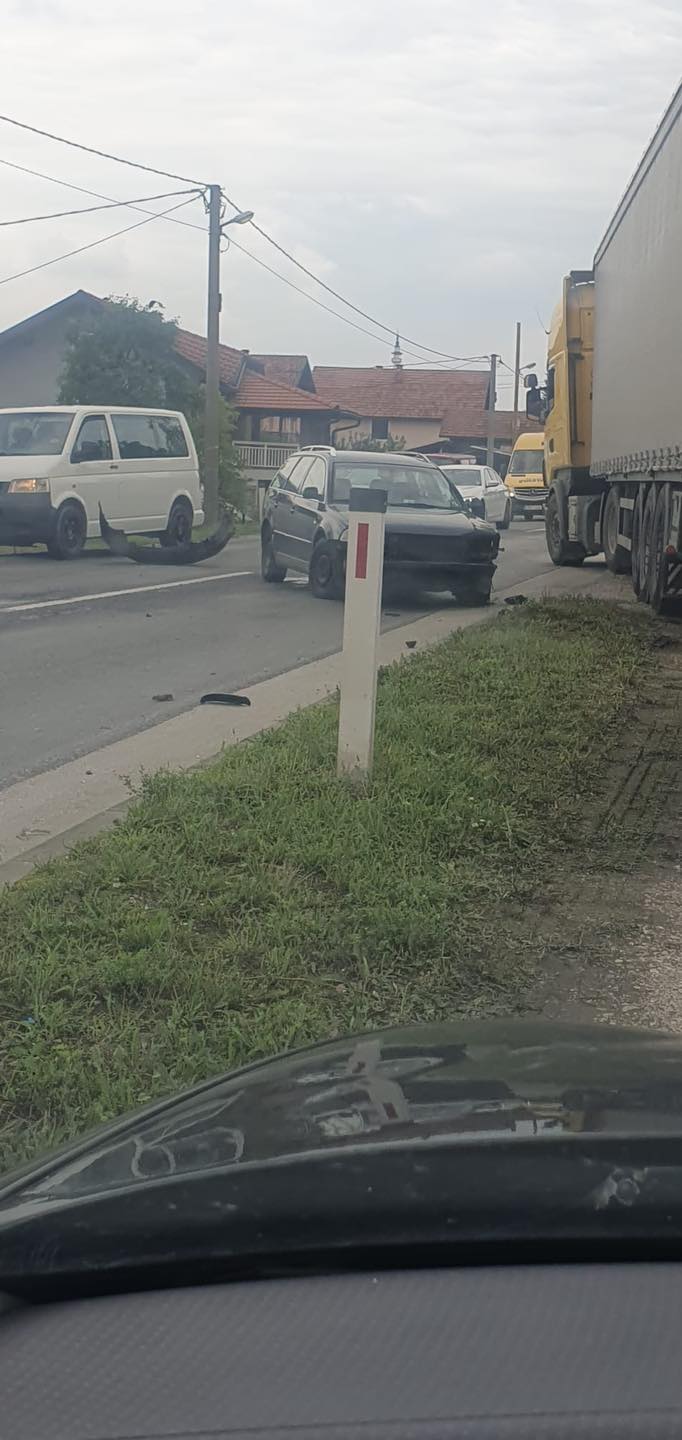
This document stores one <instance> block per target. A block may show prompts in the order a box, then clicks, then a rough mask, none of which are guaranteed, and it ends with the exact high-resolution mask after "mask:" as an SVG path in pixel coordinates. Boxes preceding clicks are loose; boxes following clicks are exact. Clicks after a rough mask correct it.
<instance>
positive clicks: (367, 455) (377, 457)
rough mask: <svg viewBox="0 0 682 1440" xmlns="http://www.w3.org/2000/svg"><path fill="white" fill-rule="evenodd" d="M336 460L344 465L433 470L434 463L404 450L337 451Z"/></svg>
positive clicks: (423, 456) (422, 456)
mask: <svg viewBox="0 0 682 1440" xmlns="http://www.w3.org/2000/svg"><path fill="white" fill-rule="evenodd" d="M335 458H336V460H342V461H343V464H344V465H356V464H366V463H367V462H368V461H370V462H371V463H372V464H379V465H417V466H418V465H423V466H424V469H427V470H433V468H434V466H433V461H432V460H427V459H426V456H425V455H411V454H409V453H406V452H405V451H402V450H337V452H336V456H335Z"/></svg>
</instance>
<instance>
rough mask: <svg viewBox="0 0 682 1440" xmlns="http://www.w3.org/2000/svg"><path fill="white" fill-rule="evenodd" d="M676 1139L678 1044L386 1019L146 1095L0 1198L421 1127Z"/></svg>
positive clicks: (60, 1191)
mask: <svg viewBox="0 0 682 1440" xmlns="http://www.w3.org/2000/svg"><path fill="white" fill-rule="evenodd" d="M578 1132H581V1133H583V1134H585V1133H594V1134H598V1135H599V1136H604V1135H605V1134H607V1133H609V1134H616V1135H628V1134H633V1135H634V1134H637V1135H639V1136H641V1135H659V1134H667V1135H671V1134H673V1135H677V1136H680V1137H682V1045H681V1044H680V1042H679V1041H677V1040H675V1039H672V1038H670V1037H668V1036H665V1035H660V1034H658V1033H655V1032H649V1031H636V1030H621V1029H618V1028H615V1027H608V1028H606V1027H604V1028H601V1027H592V1026H585V1027H580V1028H567V1027H564V1026H560V1025H555V1024H546V1023H540V1022H537V1023H536V1022H526V1021H513V1022H510V1021H506V1020H505V1021H486V1022H480V1023H473V1022H457V1023H451V1024H445V1025H432V1026H417V1027H411V1028H403V1029H397V1030H385V1031H381V1032H378V1033H376V1034H370V1035H362V1036H358V1037H353V1038H350V1039H348V1040H338V1041H334V1042H331V1043H327V1044H323V1045H318V1046H315V1047H313V1048H311V1049H308V1050H299V1051H294V1052H292V1053H291V1054H288V1055H284V1056H281V1057H278V1058H276V1059H273V1060H267V1061H264V1062H262V1063H260V1064H257V1065H254V1066H250V1067H247V1068H246V1069H243V1070H240V1071H236V1072H235V1073H234V1074H232V1075H228V1076H226V1077H224V1078H222V1079H217V1080H214V1081H211V1082H210V1083H209V1084H207V1085H203V1086H200V1087H199V1088H197V1089H194V1090H191V1091H189V1092H187V1093H185V1094H183V1095H180V1096H178V1097H177V1098H175V1099H172V1100H170V1101H165V1102H163V1103H161V1104H159V1105H156V1106H152V1107H149V1108H148V1109H147V1110H146V1111H144V1112H142V1113H140V1114H139V1115H137V1116H134V1117H132V1118H128V1119H125V1120H123V1121H121V1122H118V1123H116V1124H115V1125H112V1126H109V1127H107V1128H106V1129H105V1130H104V1131H101V1132H99V1133H98V1134H96V1135H95V1136H93V1137H90V1138H88V1139H86V1140H85V1141H83V1142H80V1143H78V1144H77V1145H74V1146H71V1147H69V1148H68V1149H67V1150H65V1151H64V1152H62V1154H61V1155H57V1156H56V1157H54V1158H53V1159H51V1160H48V1161H47V1162H43V1163H42V1164H39V1165H36V1166H33V1167H31V1168H30V1169H28V1170H27V1171H26V1172H24V1173H23V1174H22V1175H19V1176H17V1177H16V1178H15V1179H13V1180H12V1179H11V1178H10V1177H8V1181H7V1183H6V1185H5V1188H4V1189H3V1190H0V1223H1V1222H2V1217H3V1207H4V1205H9V1206H10V1208H13V1207H14V1205H15V1204H16V1202H17V1200H18V1199H19V1197H20V1196H21V1195H23V1196H24V1197H25V1198H27V1197H28V1196H32V1197H33V1198H34V1199H38V1198H39V1197H41V1196H42V1197H48V1196H49V1197H51V1198H52V1199H54V1198H56V1197H60V1196H61V1197H74V1196H84V1195H87V1194H95V1193H98V1192H100V1193H101V1192H102V1190H106V1189H109V1188H111V1187H118V1186H127V1185H130V1184H131V1183H132V1184H138V1183H140V1182H142V1183H143V1182H144V1181H145V1180H156V1179H158V1178H159V1177H160V1176H163V1175H164V1174H170V1173H172V1174H173V1175H175V1176H178V1175H180V1174H185V1175H188V1174H190V1173H196V1172H198V1171H201V1172H207V1171H210V1170H211V1169H213V1168H220V1169H223V1168H224V1167H226V1166H227V1167H240V1166H245V1165H248V1164H249V1163H250V1162H258V1163H261V1162H263V1161H277V1162H281V1161H283V1160H286V1159H290V1158H293V1157H300V1156H302V1155H304V1154H305V1155H309V1154H310V1153H311V1152H313V1151H329V1150H343V1149H344V1148H345V1147H347V1146H357V1145H358V1144H360V1145H362V1144H366V1143H368V1142H370V1143H372V1144H376V1143H377V1142H378V1143H382V1142H385V1143H387V1144H390V1143H393V1142H395V1141H404V1140H406V1139H407V1140H415V1139H417V1140H426V1139H430V1138H433V1137H439V1138H441V1139H443V1138H447V1140H448V1141H450V1142H452V1143H454V1144H456V1143H458V1142H459V1141H466V1142H470V1141H472V1140H476V1139H480V1140H486V1141H489V1140H491V1139H494V1138H495V1137H504V1138H505V1139H508V1140H515V1139H519V1140H520V1139H524V1140H528V1139H531V1140H540V1139H542V1138H543V1137H546V1136H549V1135H561V1134H571V1135H573V1134H576V1133H578Z"/></svg>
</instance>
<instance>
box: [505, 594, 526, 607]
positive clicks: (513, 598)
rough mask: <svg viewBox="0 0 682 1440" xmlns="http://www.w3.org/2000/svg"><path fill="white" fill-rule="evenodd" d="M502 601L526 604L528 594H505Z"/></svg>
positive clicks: (512, 603) (508, 603) (506, 603)
mask: <svg viewBox="0 0 682 1440" xmlns="http://www.w3.org/2000/svg"><path fill="white" fill-rule="evenodd" d="M504 603H505V605H527V604H528V596H527V595H505V598H504Z"/></svg>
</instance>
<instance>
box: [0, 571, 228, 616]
mask: <svg viewBox="0 0 682 1440" xmlns="http://www.w3.org/2000/svg"><path fill="white" fill-rule="evenodd" d="M255 573H256V572H255V570H231V571H226V572H225V574H224V575H197V576H195V577H194V578H193V579H192V580H165V581H164V582H163V584H161V585H130V586H129V587H128V589H127V590H100V591H99V592H98V593H97V594H96V595H69V596H68V598H66V599H63V600H26V601H24V602H23V603H22V604H21V605H2V606H0V615H14V614H16V612H17V611H18V610H51V609H53V608H54V607H55V606H56V605H84V604H85V603H86V601H87V600H116V599H117V598H118V597H119V596H121V595H147V594H149V592H150V591H152V590H177V589H178V587H179V586H180V585H209V584H210V583H211V581H212V580H242V579H243V578H244V576H246V575H255Z"/></svg>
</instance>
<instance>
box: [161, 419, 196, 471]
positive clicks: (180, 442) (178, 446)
mask: <svg viewBox="0 0 682 1440" xmlns="http://www.w3.org/2000/svg"><path fill="white" fill-rule="evenodd" d="M154 424H155V426H156V438H157V443H158V446H159V454H160V455H167V456H168V457H169V459H171V460H179V459H180V458H181V457H182V456H184V455H189V450H188V449H187V441H186V439H185V432H184V430H183V428H182V425H181V424H180V421H179V420H176V419H175V418H174V416H171V415H155V416H154Z"/></svg>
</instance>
